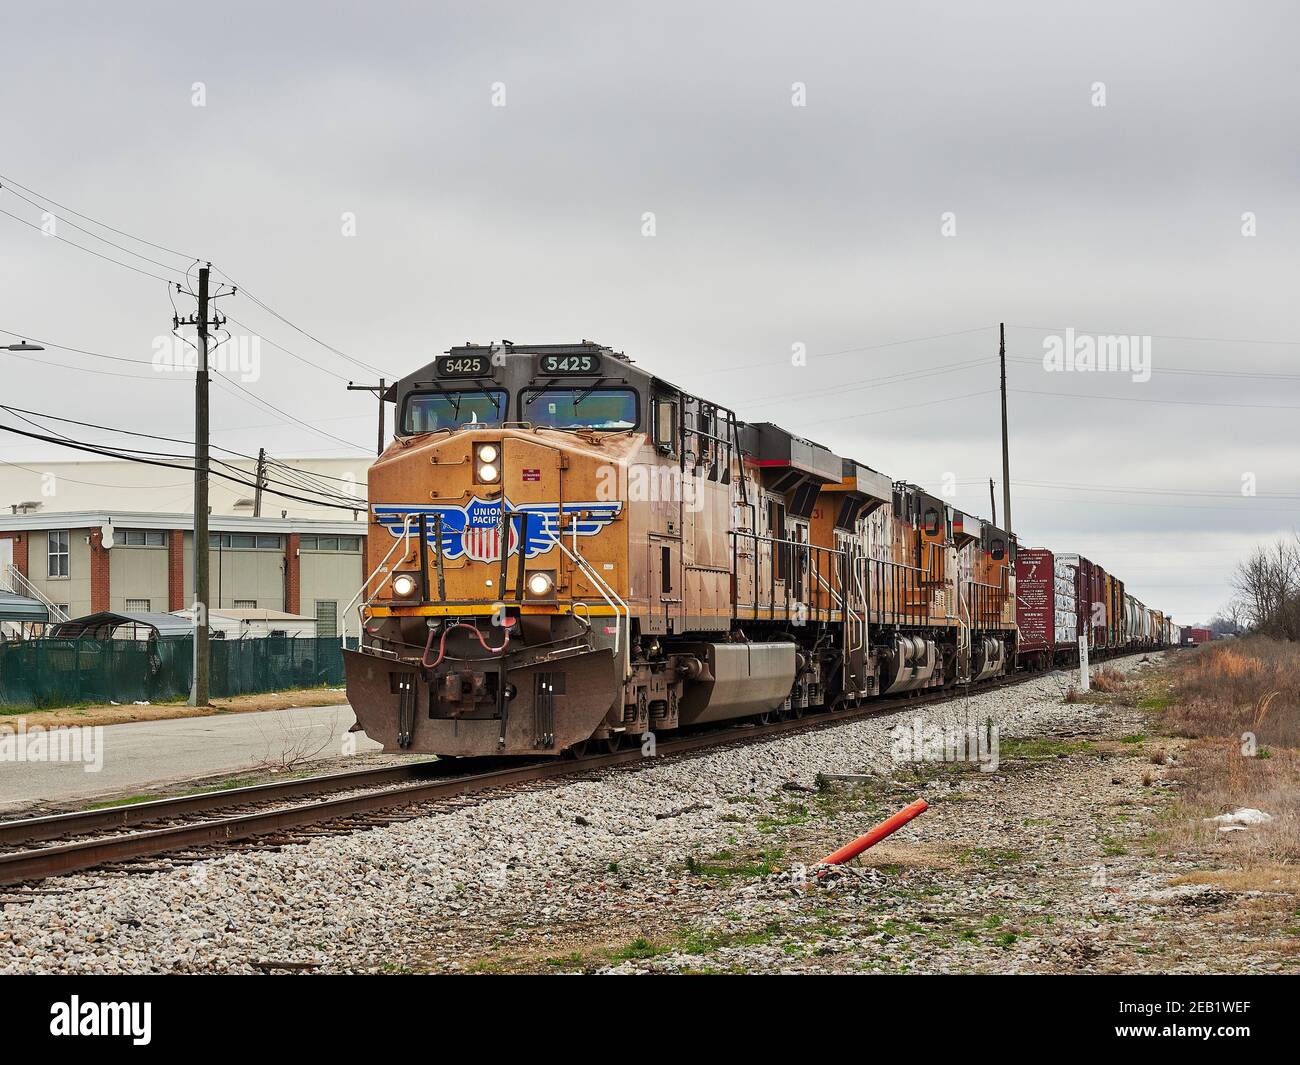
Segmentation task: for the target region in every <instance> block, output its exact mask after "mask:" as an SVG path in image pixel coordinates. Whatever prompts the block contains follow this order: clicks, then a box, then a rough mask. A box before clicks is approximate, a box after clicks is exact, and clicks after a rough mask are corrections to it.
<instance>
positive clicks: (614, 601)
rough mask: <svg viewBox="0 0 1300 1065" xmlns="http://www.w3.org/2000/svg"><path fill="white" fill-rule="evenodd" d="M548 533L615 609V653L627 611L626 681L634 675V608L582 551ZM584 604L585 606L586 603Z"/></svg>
mask: <svg viewBox="0 0 1300 1065" xmlns="http://www.w3.org/2000/svg"><path fill="white" fill-rule="evenodd" d="M543 532H546V530H543ZM546 535H547V536H549V537H550V540H551V543H553V544H555V546H556V547H558V548H559V549H560V550H561V551H563V552H564V553H565V554H566V555H567V556H568V557H569V559H570V561H572V562H573V563H574V565H576V566H577V567H578V568H579V569H580V570H582V572H583V574H584V575H585V576H586V577H587V579H588V580H589V581H591V583H592V584H593V585H594V586H595V588H596V591H598V592H599V593H600V595H601V598H603V599H604V600H605V602H606V603H608V604H609V605H610V607H611V608H612V609H613V611H614V653H615V654H618V653H619V630H620V622H621V621H622V620H623V617H624V614H623V612H622V611H626V616H627V640H626V641H624V642H623V645H622V647H623V679H624V680H625V681H626V680H627V679H628V678H629V677H630V676H631V675H632V608H631V607H630V606H628V605H627V603H626V602H624V600H623V598H622V597H621V596H620V595H619V594H618V592H616V591H614V589H613V588H612V587H610V585H609V584H608V583H607V582H606V581H605V579H604V578H603V577H602V576H601V575H600V574H599V573H597V572H596V571H595V569H594V568H593V567H592V565H591V563H590V562H588V561H587V560H586V559H585V558H583V557H582V553H581V552H580V551H570V550H569V549H568V548H567V547H565V546H564V543H563V541H561V540H560V538H559V537H558V536H556V535H555V534H554V533H546ZM574 542H575V544H576V542H577V533H576V531H575V533H574ZM583 605H584V606H585V605H586V604H583ZM620 607H622V611H620V609H619V608H620ZM588 611H589V612H590V608H588Z"/></svg>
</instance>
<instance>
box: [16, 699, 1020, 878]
mask: <svg viewBox="0 0 1300 1065" xmlns="http://www.w3.org/2000/svg"><path fill="white" fill-rule="evenodd" d="M1038 675H1039V674H1029V675H1028V676H1024V677H1010V678H999V679H997V680H995V681H992V682H989V683H985V684H981V685H980V686H979V687H978V688H977V689H975V690H974V691H971V690H968V689H959V690H955V691H954V690H945V691H940V692H934V693H926V692H921V693H909V694H907V695H901V696H895V697H893V698H885V699H873V700H871V701H869V702H867V703H863V704H861V705H859V706H856V707H851V708H846V709H840V710H828V711H820V712H816V713H813V714H810V715H808V716H804V717H789V718H785V719H782V720H779V721H774V722H770V723H768V724H755V725H751V726H749V727H746V728H736V727H735V726H734V725H732V726H731V727H722V728H718V729H715V730H712V731H708V732H700V733H693V734H691V735H686V736H680V737H674V738H672V739H669V740H661V741H659V742H658V743H657V744H656V749H655V756H654V758H647V757H645V756H644V755H643V754H642V752H641V749H640V748H639V747H637V748H632V749H629V750H622V751H617V752H614V753H610V754H590V755H585V756H583V757H581V758H577V759H572V758H557V759H552V760H548V761H545V762H529V763H525V764H522V765H511V766H509V767H507V768H501V769H491V770H487V771H483V772H469V773H466V772H464V771H463V769H462V768H461V766H462V763H459V762H457V761H425V762H417V763H414V764H408V765H401V766H389V767H385V768H382V769H367V770H358V771H356V772H351V773H331V774H327V775H323V776H316V777H307V778H303V779H299V780H289V781H276V782H272V783H269V784H255V785H252V786H249V787H244V788H233V789H229V790H226V791H216V792H204V793H202V794H199V795H187V796H181V797H178V798H173V799H158V800H155V801H153V802H145V803H136V804H133V805H126V806H115V807H110V808H107V809H102V810H90V811H80V812H75V813H66V814H51V815H47V816H44V817H32V818H24V819H21V820H17V821H5V822H0V847H10V846H13V845H14V844H22V845H26V844H32V843H48V841H51V840H59V841H62V842H55V843H48V845H45V846H35V847H32V846H24V847H20V848H19V849H16V850H6V851H4V852H3V853H0V884H7V885H14V884H22V883H27V882H31V881H37V880H42V879H44V878H46V877H51V876H60V875H64V874H67V873H74V872H80V871H84V870H87V869H93V868H96V867H98V866H102V865H109V864H113V863H119V862H129V861H133V860H136V861H138V860H139V859H142V858H151V857H157V856H159V855H166V854H178V853H180V854H189V853H190V852H194V851H199V850H204V849H207V848H213V847H221V846H227V845H231V844H240V843H245V842H247V841H253V840H258V841H263V842H265V841H267V840H268V839H270V840H274V839H275V838H277V837H288V839H287V841H288V842H293V841H294V840H295V839H296V838H297V839H300V838H301V836H302V835H303V834H304V833H303V830H304V829H307V828H313V829H315V828H319V827H320V826H325V825H330V826H334V827H335V830H336V831H339V832H347V831H359V830H364V829H368V828H372V827H375V826H376V825H380V824H388V823H391V822H392V821H393V820H406V819H408V818H410V817H415V816H419V815H420V812H421V811H420V809H419V808H420V807H423V806H425V805H427V804H432V803H440V802H445V801H446V800H449V799H454V798H457V797H460V796H467V795H474V794H481V793H485V792H489V791H494V790H498V789H502V788H510V787H516V786H519V785H523V784H533V783H537V782H541V781H547V780H552V779H555V778H558V777H565V776H572V775H574V774H580V773H589V772H596V771H600V770H606V769H617V768H622V767H636V766H646V765H652V764H654V763H655V761H656V760H657V759H658V758H661V757H669V756H674V755H683V754H690V753H693V752H698V751H703V750H707V749H710V748H714V747H721V746H726V745H731V744H751V743H760V742H763V741H765V740H768V739H773V738H776V737H779V736H785V735H789V734H791V733H796V732H803V731H808V730H814V729H821V728H826V727H829V726H832V725H837V724H842V723H844V722H847V721H853V720H856V719H858V718H864V717H877V716H888V715H890V714H895V713H900V712H904V711H907V710H912V709H915V708H918V707H921V706H929V705H933V704H936V703H942V702H948V701H951V700H954V699H961V698H965V697H967V696H968V695H970V694H976V693H982V692H986V691H991V690H994V689H997V688H1002V687H1008V686H1011V685H1014V684H1018V683H1023V682H1024V681H1026V680H1029V679H1031V678H1032V677H1035V676H1038ZM331 796H334V797H331ZM300 798H306V799H309V800H310V801H308V802H303V803H296V804H289V805H286V802H287V801H288V800H292V799H300ZM247 807H252V809H245V808H247ZM395 811H406V812H405V813H404V814H402V815H401V816H395V817H393V816H387V815H389V814H391V813H393V812H395ZM104 833H111V834H104ZM295 833H296V834H298V835H297V836H295ZM309 834H317V833H315V832H313V833H309Z"/></svg>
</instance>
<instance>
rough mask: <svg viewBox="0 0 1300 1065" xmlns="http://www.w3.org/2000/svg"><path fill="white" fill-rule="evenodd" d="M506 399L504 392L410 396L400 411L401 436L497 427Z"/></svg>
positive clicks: (480, 391) (503, 418) (465, 391)
mask: <svg viewBox="0 0 1300 1065" xmlns="http://www.w3.org/2000/svg"><path fill="white" fill-rule="evenodd" d="M508 407H509V399H508V397H507V395H506V392H505V391H504V390H503V389H457V390H454V391H439V392H412V393H411V394H410V395H408V396H407V397H406V403H405V404H404V406H403V410H402V432H403V433H407V434H415V433H433V432H437V431H438V430H439V429H463V428H467V427H472V426H475V425H500V424H501V423H502V422H503V421H505V420H506V417H507V415H506V411H507V409H508Z"/></svg>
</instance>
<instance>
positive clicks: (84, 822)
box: [0, 758, 454, 844]
mask: <svg viewBox="0 0 1300 1065" xmlns="http://www.w3.org/2000/svg"><path fill="white" fill-rule="evenodd" d="M452 764H454V763H447V762H435V761H434V760H433V759H432V758H429V759H425V760H423V761H420V762H414V763H410V764H406V765H396V766H384V767H381V768H378V769H358V770H355V771H353V772H348V773H326V774H322V775H320V776H314V777H301V778H299V779H297V780H276V781H270V782H268V783H265V784H250V785H248V786H246V787H242V788H226V789H224V790H214V791H204V792H200V793H198V794H196V795H179V796H176V797H174V798H168V799H153V800H151V801H149V802H138V803H129V804H125V805H121V806H108V807H104V808H103V809H98V810H77V811H73V812H71V813H59V814H45V815H43V816H41V817H24V818H20V819H17V820H13V821H0V844H8V843H28V842H32V841H36V840H45V839H58V838H60V837H63V838H67V837H69V836H79V835H87V834H89V833H91V832H100V831H103V830H105V829H114V828H127V827H129V826H131V825H139V824H145V823H148V822H150V821H162V820H166V819H168V818H172V817H181V816H184V815H186V814H196V813H206V812H208V811H210V810H221V809H225V808H227V807H232V806H247V805H249V804H251V803H261V802H273V801H275V800H276V799H293V798H299V797H301V796H304V795H319V794H321V793H322V792H330V791H343V790H345V789H347V788H350V787H355V788H362V787H373V786H375V785H382V784H387V783H399V782H401V781H403V780H410V779H412V778H413V777H419V776H425V775H427V774H429V773H432V772H436V770H434V769H433V767H434V766H440V767H441V768H444V769H445V768H447V767H448V766H449V765H452Z"/></svg>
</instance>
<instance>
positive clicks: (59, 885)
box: [0, 656, 1141, 973]
mask: <svg viewBox="0 0 1300 1065" xmlns="http://www.w3.org/2000/svg"><path fill="white" fill-rule="evenodd" d="M1140 661H1141V659H1140V658H1138V657H1137V656H1135V657H1133V658H1128V659H1123V660H1120V661H1118V662H1115V663H1111V666H1112V668H1117V669H1119V670H1121V671H1124V670H1131V669H1134V668H1137V667H1138V666H1139V664H1140ZM1073 680H1074V677H1073V675H1071V674H1065V673H1053V674H1048V675H1044V676H1041V677H1037V678H1035V679H1032V680H1030V681H1027V682H1024V683H1022V684H1019V685H1016V686H1011V687H1006V688H1001V689H996V690H991V691H987V692H983V693H980V694H978V695H974V696H971V697H969V698H964V699H959V700H954V701H951V702H948V703H943V704H939V705H936V706H930V707H918V709H917V710H916V712H915V713H912V712H907V711H902V712H896V713H891V714H889V715H883V716H881V717H876V718H868V719H864V720H861V721H855V722H851V723H848V724H844V725H840V726H835V727H828V728H825V729H821V730H816V731H810V732H806V733H802V734H798V735H794V736H789V737H785V738H782V739H778V740H773V741H770V742H767V743H763V744H758V745H753V746H744V747H732V748H729V749H722V750H718V751H716V752H711V753H708V754H705V755H700V756H692V757H687V758H678V759H674V760H669V761H664V762H662V763H657V764H653V765H650V766H648V767H646V768H642V769H638V770H636V771H630V772H613V773H608V774H606V775H603V776H601V777H581V778H575V779H573V780H572V781H569V782H565V783H562V784H560V785H558V786H550V787H542V788H536V789H531V790H526V791H511V792H505V793H501V794H499V795H496V796H493V797H489V798H486V799H483V800H482V801H477V802H473V803H466V804H465V805H462V806H459V807H456V808H450V809H448V810H447V811H446V812H440V813H437V814H433V815H429V816H421V817H418V818H415V819H412V820H409V821H405V822H401V823H397V824H392V825H388V826H385V827H381V828H375V829H372V830H370V831H366V832H358V833H353V834H348V835H336V836H326V837H319V838H315V839H311V840H309V841H307V842H304V843H302V844H294V845H289V846H285V847H284V848H283V849H281V850H279V851H245V852H238V853H231V854H227V855H224V856H221V857H214V858H211V859H207V860H201V861H195V862H191V863H179V862H178V863H177V865H176V867H175V868H172V869H169V870H166V871H161V872H155V873H135V874H131V875H125V876H124V875H120V874H114V873H111V872H97V873H93V874H85V875H77V876H70V877H66V878H63V879H61V880H52V881H47V882H46V883H45V885H44V888H45V889H47V890H52V891H59V892H60V894H49V895H39V896H36V897H34V898H33V899H32V900H31V901H28V902H23V903H21V904H10V905H6V906H5V908H4V912H3V914H0V972H4V973H30V972H87V973H114V972H151V973H212V972H218V973H220V972H245V973H251V972H258V971H264V969H265V967H266V963H267V962H268V961H270V962H275V961H284V962H294V963H309V964H310V965H311V966H312V967H313V971H320V972H337V971H369V972H373V971H405V970H408V969H416V970H469V969H473V968H475V967H476V965H475V959H477V958H479V957H480V956H482V955H483V954H484V952H485V951H487V950H488V948H489V947H494V946H495V947H499V946H500V945H501V944H502V943H503V942H504V943H506V944H507V945H508V944H509V943H510V942H511V941H512V940H513V941H516V942H519V943H520V944H521V948H520V953H521V954H523V955H529V954H536V955H537V956H538V957H542V956H547V955H549V954H554V955H560V956H562V955H564V954H565V952H566V950H567V949H568V948H569V947H570V946H572V945H573V944H574V943H575V942H578V941H583V942H585V941H587V940H589V939H590V938H591V936H592V933H593V930H594V929H598V928H607V929H608V930H609V935H610V941H611V942H617V941H624V942H626V941H628V940H630V939H633V938H634V937H636V936H637V935H638V929H640V928H642V927H644V926H645V925H646V922H647V921H650V922H652V923H655V924H656V926H657V927H663V926H667V927H673V926H681V927H685V926H687V925H690V926H692V927H695V926H698V925H701V924H703V925H712V924H716V922H717V921H718V920H719V918H718V915H717V914H716V913H714V912H713V911H714V910H716V909H717V905H716V902H717V901H720V900H721V898H722V896H723V895H726V896H727V902H726V907H727V910H728V913H729V914H730V915H731V917H730V918H728V919H729V920H733V921H734V920H736V919H738V918H740V917H743V916H744V912H743V911H745V910H746V909H747V908H748V909H751V910H753V912H755V913H758V912H760V911H762V910H764V908H765V907H766V908H768V909H772V908H776V909H780V908H781V906H782V905H784V904H783V903H781V902H780V900H781V899H782V898H784V897H786V896H789V894H790V892H791V887H790V880H791V873H790V872H789V870H790V869H791V868H795V867H796V865H797V863H798V862H800V861H803V862H811V861H815V860H816V858H817V857H819V856H820V855H819V854H817V853H816V852H815V851H814V850H809V851H808V852H807V853H791V854H783V855H782V857H781V859H780V860H779V862H777V863H776V864H775V865H774V869H773V871H772V873H773V875H762V876H756V877H753V878H751V880H750V881H748V882H741V881H737V880H734V879H731V878H728V879H726V880H719V879H718V878H715V877H709V876H698V875H692V865H693V863H698V862H699V861H700V860H701V858H702V856H707V855H711V854H714V853H716V852H720V851H726V850H728V849H729V848H730V850H731V851H735V850H736V849H737V848H745V847H762V846H763V845H764V843H765V840H766V838H767V836H768V835H770V833H771V829H772V824H771V820H772V818H768V820H767V821H764V818H763V817H762V816H757V817H754V816H751V815H752V814H755V813H760V814H761V812H762V811H763V810H766V809H768V805H766V804H772V808H773V809H778V810H779V809H780V808H781V807H782V804H783V803H784V802H785V801H786V800H789V799H791V798H793V799H798V798H799V797H800V796H801V795H804V794H805V793H811V792H813V791H814V790H815V788H816V786H817V781H818V776H819V774H867V775H869V776H873V777H876V776H878V777H880V778H881V780H882V781H883V782H885V783H886V784H887V783H888V781H889V780H890V779H891V777H892V776H893V775H894V771H895V761H894V758H893V756H892V754H891V752H892V751H893V750H894V749H895V748H896V747H897V744H898V738H899V734H898V733H897V732H895V731H893V730H895V728H896V726H899V725H900V724H903V725H908V726H910V725H911V724H912V722H913V719H914V718H916V719H920V720H921V721H923V722H925V723H927V724H931V725H948V726H961V725H965V724H966V723H968V722H970V721H979V722H987V721H989V720H991V721H992V723H993V724H994V725H995V726H996V728H997V730H998V734H999V735H1000V736H1001V737H1002V738H1004V739H1005V738H1008V737H1014V736H1021V737H1033V736H1045V735H1067V734H1068V735H1077V734H1087V733H1089V732H1099V731H1101V730H1102V729H1103V728H1104V727H1105V726H1106V724H1107V722H1108V720H1109V719H1110V718H1111V717H1112V716H1113V715H1114V714H1115V712H1116V710H1115V708H1113V707H1107V706H1101V705H1094V704H1090V703H1083V702H1079V703H1066V702H1065V701H1064V698H1063V696H1064V694H1065V691H1066V689H1067V687H1068V686H1069V685H1070V684H1071V683H1072V681H1073ZM997 776H998V774H997V773H996V772H995V773H992V774H979V777H980V778H987V779H988V780H993V779H995V778H997ZM984 782H985V781H984V780H983V779H981V780H980V781H979V783H984ZM926 787H928V788H930V789H932V791H934V792H937V793H940V794H941V793H942V792H943V791H944V789H945V788H949V787H950V785H947V784H945V783H943V782H942V781H934V782H932V783H930V784H927V785H926ZM905 792H906V789H905V788H904V789H903V793H900V794H901V798H900V799H899V801H897V802H896V803H895V807H897V806H902V805H904V804H905V802H906V801H907V795H906V794H905ZM921 793H922V794H925V790H924V789H922V791H921ZM1069 801H1070V799H1069V796H1068V795H1061V796H1059V802H1061V803H1067V804H1068V802H1069ZM738 810H739V811H744V814H745V816H743V817H742V816H739V815H738V814H737V811H738ZM774 816H775V815H774ZM778 820H779V818H778ZM866 827H869V825H863V826H862V828H863V829H865V828H866ZM925 831H926V828H925V818H924V817H922V818H920V819H918V820H917V821H914V822H912V823H911V824H909V825H907V826H906V827H905V828H903V829H902V830H901V831H900V832H899V833H898V834H897V836H895V837H894V841H895V842H897V843H899V844H906V843H907V842H908V841H916V840H918V839H920V838H922V834H923V833H924V832H925ZM810 846H811V844H810ZM796 851H797V848H796ZM823 853H824V852H823ZM865 875H866V874H864V873H860V874H848V873H846V874H845V876H858V877H859V879H860V878H861V877H862V876H865ZM874 875H879V874H874ZM774 900H775V901H774ZM620 937H621V938H620ZM748 949H749V950H750V951H751V955H752V957H751V958H750V960H749V961H747V962H744V963H743V964H741V965H740V967H742V968H749V967H753V968H780V967H782V965H783V964H784V961H783V959H781V958H780V957H779V956H778V957H770V956H768V955H765V954H764V949H765V947H764V944H761V943H756V944H752V945H751V946H750V947H749V948H748ZM629 953H630V955H631V957H628V958H625V959H623V960H621V961H620V960H618V959H617V958H616V959H614V960H613V961H611V963H610V964H609V965H608V966H607V967H608V968H611V969H613V970H615V971H633V970H636V969H638V968H645V967H663V966H664V962H663V961H662V958H671V952H666V953H664V954H663V955H662V956H657V957H654V958H650V959H639V958H637V957H636V954H637V953H638V950H637V949H635V948H634V949H632V950H631V951H630V952H629ZM643 953H647V954H655V952H654V951H652V950H646V951H643ZM765 957H766V961H765V960H764V958H765ZM553 964H554V963H553ZM685 964H686V963H685V962H682V966H684V965H685ZM669 967H672V965H671V962H670V963H669ZM679 967H680V966H679ZM732 967H736V965H735V964H732Z"/></svg>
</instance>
